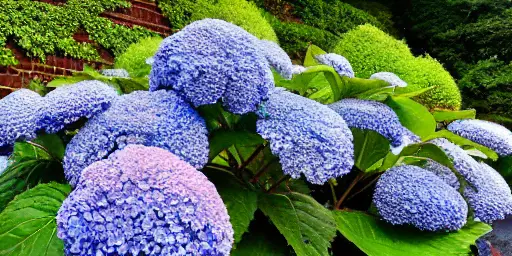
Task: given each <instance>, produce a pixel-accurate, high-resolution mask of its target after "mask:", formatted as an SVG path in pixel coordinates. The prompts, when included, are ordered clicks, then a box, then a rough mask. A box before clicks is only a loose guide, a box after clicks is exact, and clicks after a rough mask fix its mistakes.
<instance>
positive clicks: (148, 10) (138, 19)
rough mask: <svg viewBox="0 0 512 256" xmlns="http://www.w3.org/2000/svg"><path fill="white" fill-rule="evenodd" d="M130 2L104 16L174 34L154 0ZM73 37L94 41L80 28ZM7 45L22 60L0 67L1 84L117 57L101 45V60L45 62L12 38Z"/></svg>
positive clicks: (1, 92)
mask: <svg viewBox="0 0 512 256" xmlns="http://www.w3.org/2000/svg"><path fill="white" fill-rule="evenodd" d="M40 1H44V2H47V3H51V4H62V3H64V2H66V1H65V0H40ZM130 2H131V3H132V6H131V8H120V9H117V10H115V11H112V12H105V13H103V14H101V16H102V17H105V18H108V19H110V20H112V21H113V22H114V23H116V24H121V25H125V26H129V27H131V26H134V25H138V26H142V27H145V28H147V29H149V30H152V31H155V32H157V33H159V34H161V35H162V36H168V35H170V34H171V32H172V30H171V27H170V25H169V21H168V20H167V19H166V18H165V17H164V16H163V15H162V14H161V12H160V10H159V9H158V7H157V5H156V4H155V3H154V2H150V1H142V0H131V1H130ZM73 38H75V40H77V41H79V42H91V41H90V39H89V35H88V34H87V33H86V32H84V31H78V32H77V33H76V34H75V35H74V36H73ZM7 47H8V48H10V49H12V51H13V52H14V54H15V55H16V58H17V59H18V61H19V64H18V65H16V66H10V67H0V85H3V86H8V87H11V88H21V87H24V86H26V85H27V84H28V83H29V82H30V80H32V79H34V78H39V79H41V80H42V81H44V82H49V81H51V80H52V79H53V78H55V77H58V76H66V75H70V74H71V73H72V72H73V71H81V70H83V67H84V65H89V66H93V67H97V68H101V66H103V65H112V64H113V61H114V57H113V56H112V55H111V54H110V53H109V52H108V51H106V50H105V49H99V52H100V56H101V58H102V60H101V61H96V62H90V61H84V60H79V59H73V58H68V57H60V56H48V57H47V58H46V61H45V63H44V64H43V63H41V62H40V61H39V59H32V58H29V57H27V56H26V55H25V54H24V53H23V51H22V50H21V49H19V48H18V47H16V45H15V44H14V43H13V42H9V43H8V44H7ZM9 92H10V90H6V89H0V98H2V97H4V96H5V95H7V94H8V93H9Z"/></svg>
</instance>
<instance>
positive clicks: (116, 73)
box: [101, 68, 130, 78]
mask: <svg viewBox="0 0 512 256" xmlns="http://www.w3.org/2000/svg"><path fill="white" fill-rule="evenodd" d="M101 74H102V75H104V76H112V77H124V78H130V74H128V71H126V69H123V68H117V69H103V70H101Z"/></svg>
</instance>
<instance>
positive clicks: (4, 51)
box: [0, 47, 18, 67]
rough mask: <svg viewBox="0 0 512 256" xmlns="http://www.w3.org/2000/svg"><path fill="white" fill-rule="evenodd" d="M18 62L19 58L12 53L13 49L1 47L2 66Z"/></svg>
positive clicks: (0, 59) (0, 63) (0, 64)
mask: <svg viewBox="0 0 512 256" xmlns="http://www.w3.org/2000/svg"><path fill="white" fill-rule="evenodd" d="M17 64H18V60H17V59H16V56H14V54H13V53H12V51H11V49H8V48H1V47H0V67H1V66H10V65H17Z"/></svg>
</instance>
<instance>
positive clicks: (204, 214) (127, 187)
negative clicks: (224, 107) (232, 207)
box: [57, 145, 233, 255]
mask: <svg viewBox="0 0 512 256" xmlns="http://www.w3.org/2000/svg"><path fill="white" fill-rule="evenodd" d="M57 229H58V232H57V235H58V237H59V238H60V239H62V240H63V241H64V246H65V254H66V255H229V252H230V250H231V246H232V243H233V228H232V226H231V224H230V222H229V215H228V213H227V210H226V207H225V206H224V203H223V202H222V199H221V198H220V196H219V194H218V193H217V190H216V188H215V186H214V185H213V184H212V183H211V182H210V181H208V179H207V178H206V177H205V176H204V175H203V174H202V173H201V172H199V171H197V170H196V169H194V168H193V167H192V166H190V165H189V164H188V163H186V162H184V161H182V160H180V159H179V158H178V157H176V156H175V155H173V154H171V153H169V152H167V151H165V150H163V149H160V148H155V147H145V146H141V145H129V146H127V147H126V148H125V149H123V150H120V151H117V152H115V153H114V154H112V155H111V156H110V157H109V159H107V160H103V161H99V162H95V163H93V164H92V165H90V166H89V167H87V168H86V169H85V170H84V172H83V179H81V180H80V183H79V184H78V186H77V187H76V189H75V190H74V191H73V192H71V194H70V195H69V197H68V198H66V200H64V203H63V204H62V206H61V208H60V210H59V212H58V215H57Z"/></svg>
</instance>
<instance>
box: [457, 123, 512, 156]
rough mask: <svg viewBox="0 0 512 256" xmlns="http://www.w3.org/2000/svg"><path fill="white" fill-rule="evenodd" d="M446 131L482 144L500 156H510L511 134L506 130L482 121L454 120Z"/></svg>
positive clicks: (511, 148) (511, 152)
mask: <svg viewBox="0 0 512 256" xmlns="http://www.w3.org/2000/svg"><path fill="white" fill-rule="evenodd" d="M448 130H450V131H451V132H453V133H455V134H457V135H459V136H462V137H464V138H466V139H468V140H471V141H474V142H476V143H478V144H482V145H484V146H486V147H488V148H490V149H492V150H494V151H496V153H498V155H500V156H509V155H512V132H511V131H509V130H508V129H507V128H505V127H503V126H501V125H499V124H496V123H493V122H489V121H484V120H476V119H464V120H456V121H454V122H452V123H451V124H450V125H448Z"/></svg>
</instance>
